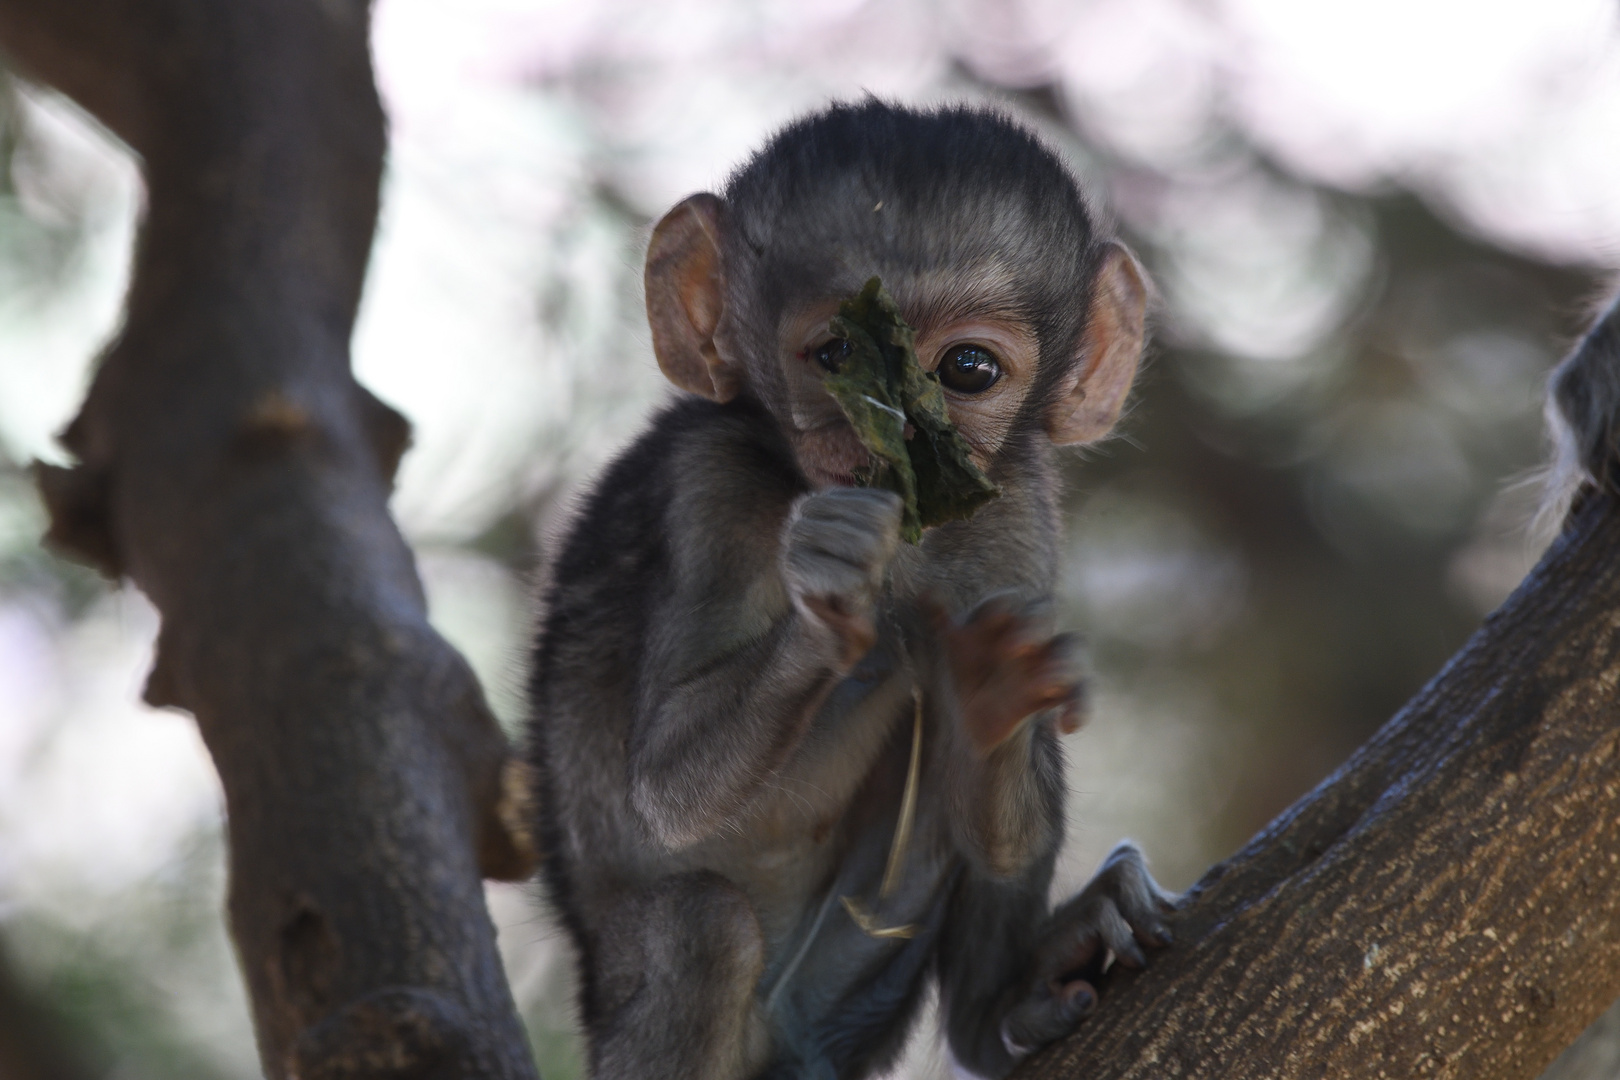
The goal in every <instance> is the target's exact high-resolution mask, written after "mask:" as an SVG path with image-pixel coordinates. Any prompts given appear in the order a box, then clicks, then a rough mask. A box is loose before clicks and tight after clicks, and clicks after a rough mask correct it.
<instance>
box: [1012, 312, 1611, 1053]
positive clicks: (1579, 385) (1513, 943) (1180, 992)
mask: <svg viewBox="0 0 1620 1080" xmlns="http://www.w3.org/2000/svg"><path fill="white" fill-rule="evenodd" d="M1554 385H1555V388H1557V391H1558V405H1559V407H1560V409H1561V410H1562V412H1563V415H1564V416H1565V418H1566V420H1567V422H1568V423H1569V425H1570V426H1571V427H1572V428H1574V432H1575V440H1574V444H1573V445H1575V446H1576V449H1577V451H1578V453H1579V454H1580V456H1581V460H1580V461H1579V462H1577V463H1576V464H1577V465H1578V466H1579V468H1580V469H1581V471H1582V472H1583V473H1584V474H1585V476H1586V479H1587V486H1586V490H1585V494H1584V496H1583V497H1582V501H1581V504H1580V505H1579V506H1578V507H1577V509H1576V510H1575V512H1574V513H1572V514H1571V516H1570V519H1569V521H1568V523H1567V525H1566V529H1565V533H1564V535H1563V536H1562V537H1561V538H1560V540H1559V541H1558V543H1557V544H1555V545H1554V546H1553V548H1552V549H1551V550H1550V551H1549V552H1548V553H1547V555H1546V556H1545V557H1544V558H1543V559H1542V561H1541V564H1540V565H1539V566H1538V567H1537V568H1536V569H1535V570H1534V571H1533V572H1532V573H1531V574H1530V576H1529V577H1528V578H1526V579H1525V581H1524V583H1523V584H1521V585H1520V587H1519V589H1518V590H1517V591H1516V592H1515V593H1514V594H1513V596H1511V597H1510V598H1509V599H1508V600H1507V602H1506V603H1505V604H1503V606H1502V607H1501V608H1500V609H1499V610H1498V611H1496V612H1495V613H1494V614H1493V615H1491V616H1490V618H1488V619H1487V620H1486V622H1485V625H1484V626H1483V627H1482V628H1481V629H1480V630H1479V631H1478V632H1477V633H1476V634H1475V635H1474V637H1473V638H1472V639H1471V640H1470V641H1469V642H1468V644H1467V645H1466V646H1465V647H1464V648H1463V650H1462V652H1460V653H1459V654H1458V655H1457V656H1456V657H1454V658H1453V659H1452V660H1451V662H1450V663H1448V664H1447V665H1446V667H1445V668H1444V669H1443V670H1442V671H1441V672H1440V674H1438V675H1437V676H1435V678H1434V679H1433V680H1432V681H1431V682H1430V683H1429V685H1428V686H1427V687H1425V688H1424V689H1423V690H1422V691H1421V692H1420V693H1419V694H1418V695H1417V697H1415V698H1414V699H1413V700H1412V701H1411V702H1410V703H1409V704H1408V705H1407V706H1406V707H1405V708H1404V709H1402V710H1401V712H1400V713H1399V714H1397V715H1396V716H1395V718H1394V719H1393V720H1391V721H1390V722H1389V723H1388V724H1387V725H1386V726H1385V727H1384V728H1383V730H1382V731H1380V732H1379V733H1378V734H1377V735H1376V736H1375V737H1374V738H1373V739H1372V740H1371V741H1370V742H1369V743H1368V744H1367V745H1366V746H1364V747H1363V748H1362V749H1361V750H1360V751H1358V752H1357V753H1356V754H1355V756H1354V757H1352V758H1351V760H1350V761H1349V762H1348V763H1346V764H1345V765H1344V766H1343V767H1342V768H1341V769H1340V770H1339V771H1338V772H1337V773H1336V774H1335V775H1334V776H1332V777H1331V778H1329V779H1328V780H1326V781H1325V782H1323V784H1322V785H1321V786H1320V787H1318V788H1317V789H1316V790H1315V791H1313V792H1311V793H1310V794H1309V795H1307V796H1305V798H1303V799H1302V800H1300V802H1298V803H1297V804H1295V805H1294V806H1293V807H1292V808H1291V809H1290V810H1288V811H1287V812H1286V813H1285V814H1283V815H1282V816H1281V817H1279V818H1278V819H1277V820H1276V821H1275V822H1273V823H1272V824H1271V825H1270V826H1268V827H1267V828H1266V830H1265V831H1264V832H1262V833H1261V834H1260V835H1259V836H1257V837H1255V839H1254V840H1252V841H1250V843H1249V844H1248V846H1247V847H1246V848H1244V850H1243V851H1241V852H1239V853H1238V854H1237V855H1236V856H1234V857H1233V858H1231V859H1229V860H1227V861H1226V862H1224V863H1221V864H1219V865H1217V866H1216V867H1215V868H1214V869H1212V870H1211V871H1210V872H1209V873H1208V874H1206V875H1205V877H1204V879H1203V880H1202V881H1200V882H1199V883H1198V884H1197V885H1196V886H1195V887H1194V888H1193V889H1192V890H1191V892H1190V894H1189V903H1188V904H1187V905H1186V907H1185V908H1184V909H1183V910H1182V911H1181V912H1180V913H1179V914H1178V916H1177V917H1176V919H1175V921H1174V929H1175V932H1176V935H1177V943H1176V945H1175V946H1174V947H1173V948H1171V949H1169V950H1167V951H1165V952H1164V953H1161V954H1159V955H1158V956H1157V957H1156V958H1155V960H1154V961H1153V963H1152V964H1151V965H1150V966H1149V968H1148V969H1147V970H1145V971H1143V972H1141V973H1131V972H1120V973H1119V974H1118V977H1117V978H1114V979H1112V982H1113V985H1112V986H1111V987H1110V988H1109V989H1108V992H1107V993H1106V994H1105V995H1104V999H1103V1001H1104V1004H1103V1007H1102V1008H1101V1009H1100V1010H1099V1013H1098V1015H1097V1016H1096V1017H1095V1018H1093V1019H1091V1020H1089V1021H1087V1022H1086V1023H1085V1024H1083V1025H1082V1026H1081V1027H1080V1029H1079V1030H1078V1031H1077V1032H1076V1034H1075V1035H1074V1036H1073V1037H1071V1038H1070V1039H1068V1040H1067V1041H1066V1042H1064V1043H1062V1044H1060V1045H1059V1046H1057V1047H1055V1048H1053V1049H1052V1050H1051V1051H1049V1052H1047V1053H1046V1054H1043V1055H1041V1056H1040V1057H1038V1058H1037V1059H1035V1060H1033V1061H1032V1062H1030V1063H1029V1064H1028V1065H1027V1066H1026V1067H1025V1068H1024V1069H1023V1070H1021V1071H1020V1072H1019V1074H1018V1075H1019V1076H1020V1077H1023V1078H1025V1080H1053V1078H1058V1077H1077V1076H1084V1077H1086V1080H1125V1078H1147V1077H1153V1078H1160V1077H1216V1076H1219V1077H1222V1078H1226V1080H1244V1078H1250V1077H1253V1078H1256V1080H1258V1078H1262V1077H1263V1078H1267V1080H1273V1078H1275V1080H1288V1078H1299V1080H1321V1078H1323V1077H1379V1076H1388V1077H1418V1076H1425V1077H1458V1078H1464V1077H1465V1078H1468V1080H1528V1078H1530V1077H1534V1076H1536V1075H1538V1074H1539V1073H1540V1071H1541V1070H1542V1069H1543V1068H1545V1067H1546V1065H1547V1064H1548V1063H1549V1062H1551V1061H1552V1060H1553V1059H1554V1058H1555V1057H1556V1056H1557V1055H1558V1053H1559V1051H1560V1050H1562V1049H1563V1048H1564V1047H1565V1046H1567V1045H1568V1044H1569V1043H1570V1042H1572V1041H1573V1040H1574V1039H1575V1037H1576V1036H1577V1035H1579V1034H1580V1033H1581V1031H1582V1030H1583V1029H1584V1028H1586V1026H1587V1025H1588V1024H1589V1023H1591V1022H1592V1020H1594V1019H1595V1018H1596V1017H1597V1016H1598V1015H1599V1014H1600V1013H1602V1012H1603V1011H1604V1009H1605V1008H1607V1007H1608V1006H1609V1005H1610V1004H1611V1003H1612V1002H1614V1001H1615V1000H1616V999H1617V998H1620V559H1617V558H1616V553H1617V552H1620V501H1617V499H1616V497H1615V495H1614V494H1612V493H1599V489H1598V488H1597V487H1596V486H1594V484H1593V480H1594V478H1596V480H1597V481H1599V482H1604V483H1605V486H1607V487H1608V488H1610V489H1611V491H1612V489H1613V486H1614V485H1613V483H1612V478H1613V476H1614V472H1613V464H1614V461H1615V460H1616V450H1617V448H1620V441H1617V440H1616V438H1615V432H1616V431H1617V430H1620V415H1617V407H1620V305H1617V306H1616V307H1615V308H1613V309H1611V311H1610V313H1609V315H1608V317H1607V319H1606V320H1605V321H1604V322H1602V323H1600V324H1599V326H1598V328H1597V329H1595V330H1594V331H1593V333H1592V334H1591V335H1590V336H1589V337H1588V339H1587V341H1586V342H1585V343H1584V344H1583V346H1582V348H1581V349H1579V350H1577V352H1576V353H1575V355H1574V356H1572V357H1571V359H1570V360H1569V361H1566V363H1565V365H1564V366H1563V368H1561V369H1560V374H1559V377H1558V379H1556V380H1555V383H1554ZM1576 405H1578V406H1579V408H1576V407H1575V406H1576Z"/></svg>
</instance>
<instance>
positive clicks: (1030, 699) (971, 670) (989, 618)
mask: <svg viewBox="0 0 1620 1080" xmlns="http://www.w3.org/2000/svg"><path fill="white" fill-rule="evenodd" d="M1038 612H1039V608H1038V607H1037V606H1034V605H1029V606H1025V607H1024V608H1022V609H1020V608H1018V607H1015V606H1014V605H1013V603H1012V602H1011V600H1009V599H1008V598H1006V597H1004V596H994V597H991V598H990V599H989V600H986V601H985V602H984V603H982V604H980V605H979V606H978V607H977V608H976V609H974V611H973V612H972V613H971V614H970V615H968V616H967V618H966V619H965V620H962V621H961V622H956V621H954V620H952V619H950V618H949V617H948V616H946V615H945V614H944V611H943V609H940V608H938V607H935V609H934V618H935V622H936V624H937V625H938V626H939V627H940V629H941V631H942V633H943V635H944V638H945V648H946V654H947V655H948V656H949V658H950V665H951V671H952V672H953V674H954V675H955V677H956V692H957V700H958V702H959V703H960V705H961V710H962V723H963V725H964V727H965V728H966V730H967V734H968V737H969V738H970V739H971V740H972V742H973V746H974V748H975V749H976V750H977V751H978V752H979V754H980V755H981V756H982V755H984V754H988V753H989V752H990V751H991V750H994V749H995V748H996V747H997V746H1000V745H1001V744H1002V743H1003V742H1005V741H1006V740H1007V739H1008V738H1009V737H1011V735H1012V734H1013V733H1014V732H1015V731H1017V730H1018V725H1019V724H1021V723H1023V722H1024V720H1025V719H1027V718H1028V717H1030V716H1033V715H1034V714H1035V713H1038V712H1043V711H1045V710H1047V709H1057V710H1059V711H1058V713H1057V726H1058V730H1059V731H1061V732H1063V733H1064V734H1068V733H1069V732H1071V731H1074V730H1075V729H1076V728H1078V727H1079V726H1080V720H1081V717H1082V714H1083V710H1084V697H1083V692H1084V684H1083V683H1082V681H1081V678H1080V674H1079V671H1078V659H1079V656H1078V654H1079V641H1078V639H1077V638H1075V637H1074V635H1072V634H1057V635H1053V634H1051V633H1050V632H1049V631H1047V630H1046V629H1044V628H1043V625H1042V624H1043V623H1044V621H1045V620H1044V619H1042V618H1041V617H1040V615H1039V613H1038Z"/></svg>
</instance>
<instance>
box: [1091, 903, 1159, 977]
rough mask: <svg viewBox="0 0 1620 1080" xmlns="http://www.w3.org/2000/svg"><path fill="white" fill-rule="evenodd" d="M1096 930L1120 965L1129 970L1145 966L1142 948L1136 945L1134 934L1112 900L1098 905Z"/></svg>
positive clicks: (1145, 958)
mask: <svg viewBox="0 0 1620 1080" xmlns="http://www.w3.org/2000/svg"><path fill="white" fill-rule="evenodd" d="M1097 929H1098V931H1099V932H1100V933H1101V934H1102V939H1103V941H1105V942H1107V944H1108V949H1109V951H1110V952H1112V953H1113V954H1114V958H1115V959H1116V960H1118V961H1119V962H1120V963H1121V964H1124V965H1125V966H1126V967H1129V968H1140V967H1145V966H1147V956H1146V954H1144V953H1143V952H1142V946H1140V945H1138V944H1137V943H1136V932H1135V931H1134V930H1133V929H1131V924H1130V923H1128V922H1126V921H1125V916H1123V915H1121V914H1120V913H1119V908H1118V907H1117V906H1115V904H1114V902H1113V901H1112V900H1104V901H1103V902H1102V903H1101V904H1100V905H1098V911H1097Z"/></svg>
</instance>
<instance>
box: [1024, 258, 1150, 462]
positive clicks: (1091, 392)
mask: <svg viewBox="0 0 1620 1080" xmlns="http://www.w3.org/2000/svg"><path fill="white" fill-rule="evenodd" d="M1147 298H1148V284H1147V274H1146V273H1145V272H1144V271H1143V270H1142V266H1141V264H1140V263H1138V262H1137V261H1136V256H1135V255H1132V254H1131V252H1130V249H1129V248H1127V247H1125V245H1124V244H1120V243H1118V242H1115V241H1112V240H1110V241H1109V242H1108V244H1107V250H1106V251H1104V253H1103V260H1102V266H1101V267H1099V268H1098V270H1097V276H1096V278H1095V280H1094V282H1093V285H1092V295H1091V309H1090V310H1089V311H1087V312H1086V329H1085V333H1084V334H1083V335H1082V336H1081V339H1080V364H1079V366H1078V367H1077V368H1076V370H1075V373H1074V375H1073V376H1072V379H1073V381H1072V383H1071V384H1070V385H1069V386H1068V388H1067V390H1066V392H1065V393H1064V394H1063V395H1062V397H1060V398H1059V399H1058V400H1057V402H1056V403H1055V404H1054V405H1053V406H1052V409H1051V411H1050V412H1048V413H1047V417H1046V433H1047V434H1048V435H1049V436H1051V439H1052V441H1053V442H1055V443H1058V444H1060V445H1063V444H1067V443H1085V442H1095V441H1096V440H1098V439H1100V438H1102V437H1103V436H1104V435H1107V434H1108V432H1109V431H1110V430H1112V428H1113V426H1114V421H1116V420H1118V419H1119V414H1120V410H1121V409H1123V408H1124V407H1125V397H1126V395H1128V394H1129V393H1130V392H1131V382H1132V380H1133V379H1135V378H1136V364H1137V361H1138V360H1140V359H1141V358H1142V344H1143V341H1144V340H1145V338H1146V336H1147Z"/></svg>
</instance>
